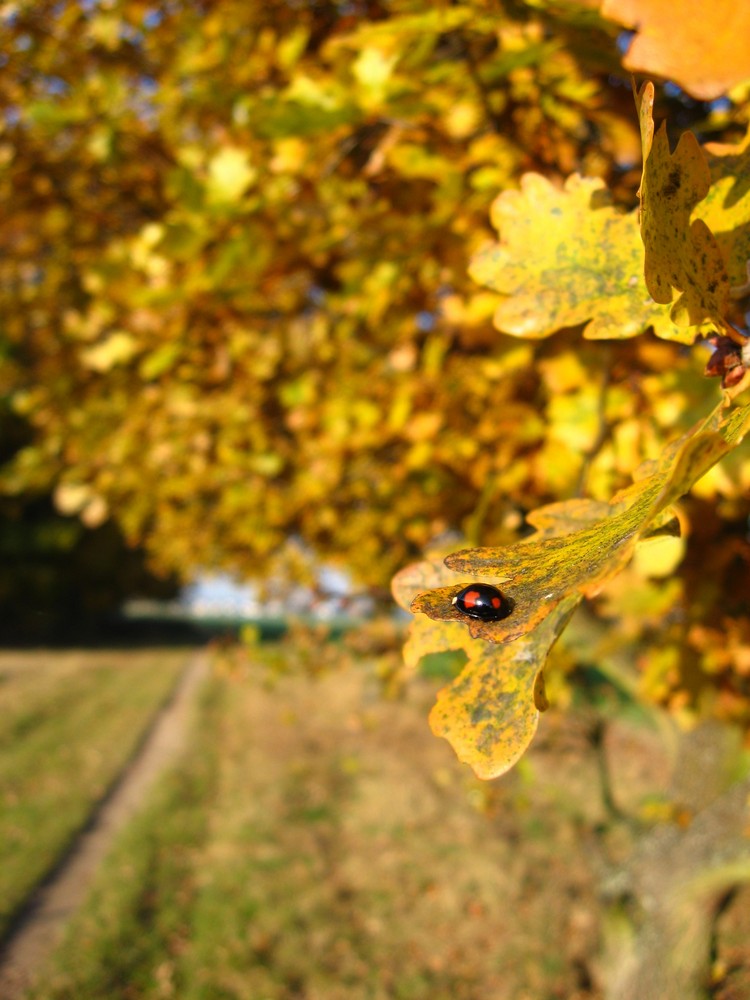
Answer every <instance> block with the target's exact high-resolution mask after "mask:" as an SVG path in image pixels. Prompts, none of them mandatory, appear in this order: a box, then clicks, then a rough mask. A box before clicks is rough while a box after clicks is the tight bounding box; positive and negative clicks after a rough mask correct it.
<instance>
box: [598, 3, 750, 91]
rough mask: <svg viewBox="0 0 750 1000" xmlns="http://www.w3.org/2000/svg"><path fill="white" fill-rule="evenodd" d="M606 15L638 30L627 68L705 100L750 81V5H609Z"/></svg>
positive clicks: (604, 10) (626, 60) (604, 7)
mask: <svg viewBox="0 0 750 1000" xmlns="http://www.w3.org/2000/svg"><path fill="white" fill-rule="evenodd" d="M601 13H602V14H603V16H604V17H606V18H609V19H610V20H613V21H617V22H619V23H620V24H624V25H626V26H627V27H628V28H634V29H636V34H635V36H634V38H633V40H632V42H631V45H630V48H629V49H628V51H627V53H626V55H625V58H624V59H623V65H624V66H625V68H626V69H629V70H631V71H632V72H644V73H658V74H659V76H661V77H663V78H665V79H667V80H673V81H674V82H675V83H677V84H679V86H680V87H682V89H683V90H686V91H687V92H688V93H689V94H692V95H693V97H698V98H700V99H701V100H704V101H710V100H713V99H714V98H716V97H720V96H721V95H722V94H725V93H726V92H727V91H728V90H729V89H730V88H732V87H734V86H736V85H737V84H740V83H744V82H745V81H747V80H750V48H749V47H748V39H749V38H750V5H748V4H746V3H741V2H740V3H738V2H737V0H714V2H713V3H711V4H705V3H701V0H682V3H680V4H679V6H675V4H674V3H673V2H672V0H603V3H602V5H601Z"/></svg>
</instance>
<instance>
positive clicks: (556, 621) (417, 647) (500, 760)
mask: <svg viewBox="0 0 750 1000" xmlns="http://www.w3.org/2000/svg"><path fill="white" fill-rule="evenodd" d="M455 578H456V574H455V573H453V572H452V571H451V570H450V569H448V568H447V567H446V566H445V565H444V564H443V563H441V562H438V561H435V560H433V561H429V560H425V561H424V562H421V563H416V564H414V565H413V566H407V567H406V569H404V570H402V571H401V572H400V573H398V574H397V575H396V577H395V578H394V580H393V593H394V596H395V597H396V599H397V600H398V602H399V603H400V604H401V606H402V607H405V608H408V607H409V605H410V603H411V601H412V599H413V598H414V596H415V595H416V594H417V592H418V591H419V590H420V589H422V588H423V587H424V586H432V587H436V586H438V585H439V584H440V583H445V582H446V581H448V580H451V579H455ZM475 579H476V578H475ZM580 600H581V598H580V595H573V596H571V597H569V598H568V599H567V600H566V601H563V602H561V603H560V605H559V606H558V607H557V608H556V609H555V611H554V613H553V614H552V615H550V616H549V618H548V619H547V621H546V622H544V624H543V625H542V626H541V628H539V629H536V630H535V631H534V632H532V633H530V634H529V635H527V636H524V637H523V638H522V639H520V640H519V641H518V642H515V643H513V644H512V645H508V646H497V645H494V644H491V643H487V642H483V641H482V640H481V639H473V638H472V637H471V636H470V635H469V633H468V632H467V631H466V629H465V628H464V627H463V626H462V625H459V624H458V623H450V622H436V621H431V620H430V619H429V618H425V617H423V616H419V617H417V618H415V620H414V621H413V622H412V626H411V631H410V635H409V638H408V640H407V642H406V645H405V647H404V658H405V660H406V662H407V664H408V665H410V666H415V665H416V663H417V662H418V661H419V660H420V659H421V658H422V657H423V656H426V655H427V654H429V653H441V652H446V651H448V650H463V651H464V653H465V654H466V657H467V662H466V664H465V665H464V667H463V669H462V671H461V673H460V674H459V676H458V677H457V678H456V679H455V680H454V681H453V682H452V683H451V684H449V685H447V687H445V688H443V689H442V690H441V691H440V692H438V696H437V701H436V703H435V705H434V707H433V709H432V711H431V712H430V719H429V721H430V728H431V729H432V731H433V733H434V734H435V735H436V736H441V737H443V738H445V739H446V740H448V742H449V743H450V744H451V746H452V747H453V750H454V751H455V753H456V756H457V757H458V759H459V760H460V761H462V762H463V763H465V764H469V766H470V767H471V768H472V769H473V771H474V773H475V774H476V775H477V777H479V778H483V779H489V778H497V777H499V776H500V775H501V774H504V773H505V772H506V771H508V770H509V769H510V768H511V767H512V766H513V765H514V764H515V763H516V762H517V761H518V760H519V758H520V757H521V756H522V755H523V754H524V752H525V751H526V749H527V747H528V746H529V744H530V743H531V741H532V739H533V738H534V735H535V733H536V730H537V725H538V722H539V713H540V711H544V710H545V709H546V708H547V701H546V697H545V694H544V680H543V674H542V669H543V666H544V663H545V661H546V659H547V656H548V654H549V651H550V649H551V647H552V645H553V644H554V642H555V640H556V639H557V637H558V636H559V634H560V633H561V632H562V630H563V629H564V627H565V625H566V624H567V621H568V619H569V618H570V616H571V614H572V613H573V611H574V610H575V607H576V606H577V604H578V603H579V601H580Z"/></svg>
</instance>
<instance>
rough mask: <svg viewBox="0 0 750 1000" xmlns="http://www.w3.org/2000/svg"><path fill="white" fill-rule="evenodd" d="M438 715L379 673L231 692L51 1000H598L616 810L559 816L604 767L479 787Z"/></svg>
mask: <svg viewBox="0 0 750 1000" xmlns="http://www.w3.org/2000/svg"><path fill="white" fill-rule="evenodd" d="M274 655H275V654H274ZM430 697H431V694H430V691H429V690H428V689H427V688H426V687H419V686H418V687H417V688H415V689H414V690H413V691H412V693H411V695H410V697H409V699H407V700H405V701H400V702H388V701H385V700H383V698H382V696H381V692H380V690H379V688H378V686H377V683H376V679H375V676H374V668H373V667H372V665H371V664H370V665H366V664H365V665H362V666H360V667H357V668H354V667H350V668H349V669H348V670H344V671H337V672H334V673H332V674H330V675H328V676H324V677H322V678H317V679H310V678H307V677H299V676H294V675H287V676H283V677H275V678H274V677H273V676H272V675H270V674H269V673H268V671H267V670H266V669H265V668H263V667H247V668H244V669H242V670H240V671H238V672H234V673H229V674H226V673H225V674H222V675H220V676H214V677H213V678H212V679H211V681H210V682H209V684H208V686H207V687H206V689H205V691H204V692H203V697H202V700H201V704H200V707H199V714H198V717H197V719H196V724H195V733H194V738H193V739H192V740H191V742H190V749H189V752H188V753H187V755H186V756H185V757H184V759H183V760H182V761H181V762H180V765H179V767H177V768H176V769H175V770H174V771H173V772H172V773H171V774H170V775H169V776H168V777H167V778H166V779H165V780H164V781H163V782H162V783H161V785H160V787H159V788H158V791H157V792H156V794H155V795H154V796H153V798H152V799H151V801H150V803H149V805H148V807H147V808H146V810H145V811H144V812H143V813H142V814H141V815H140V816H139V817H138V818H137V820H136V821H135V822H134V823H132V824H131V826H130V828H129V829H128V831H127V833H126V834H125V836H124V837H123V838H122V839H121V840H120V842H119V844H118V846H117V848H116V850H115V852H114V853H113V855H112V856H111V858H110V859H109V861H108V862H107V864H106V866H105V869H104V870H103V871H102V872H101V875H100V878H99V880H98V884H97V886H96V889H95V891H94V893H93V895H92V897H91V899H90V901H89V903H88V905H87V906H86V907H85V910H84V912H82V913H81V914H80V916H79V918H78V919H76V920H75V921H74V923H73V925H72V926H71V928H70V931H69V934H68V936H67V939H66V942H65V944H64V945H63V947H62V948H61V949H60V950H59V952H58V954H57V956H56V959H55V963H54V967H53V969H52V970H51V971H50V972H49V974H48V976H47V977H46V978H45V980H44V981H43V982H41V983H40V984H39V986H38V988H37V990H36V992H35V993H34V994H33V996H34V998H35V1000H63V998H69V1000H74V998H75V1000H94V998H97V1000H102V998H105V997H106V998H107V1000H134V998H138V1000H141V998H142V1000H156V998H164V997H175V998H180V1000H229V998H234V1000H293V998H294V1000H298V998H305V1000H360V998H361V1000H365V998H372V1000H386V998H388V1000H392V998H395V1000H422V998H424V1000H428V998H429V1000H477V998H489V1000H492V998H502V1000H504V998H506V997H508V998H511V997H513V998H518V1000H521V998H522V997H527V998H533V1000H536V998H540V997H546V996H550V997H556V996H557V997H565V998H566V1000H576V998H578V1000H583V998H595V997H598V996H599V993H598V991H597V989H596V988H595V987H594V986H592V984H591V983H590V977H589V973H588V972H587V971H586V970H585V968H584V956H588V955H591V954H593V953H594V952H595V951H596V946H597V940H598V933H599V920H598V917H597V908H598V904H597V903H596V900H595V895H594V892H593V888H592V883H593V875H592V871H591V868H590V865H589V863H588V860H587V859H586V856H585V851H584V850H583V849H582V846H583V845H582V844H581V843H580V829H581V824H586V823H588V822H589V820H591V819H593V818H595V817H593V816H587V810H590V809H591V808H593V809H594V810H596V809H597V808H598V807H597V806H596V803H595V802H594V804H593V806H592V804H591V803H589V804H588V805H586V806H585V807H584V808H583V811H581V809H580V808H579V807H577V806H576V805H575V804H571V802H570V801H568V803H567V805H566V807H565V809H564V810H563V812H562V814H561V812H560V809H559V808H557V806H556V802H557V800H562V799H563V798H566V797H567V798H569V793H570V791H571V789H573V788H574V789H576V790H577V791H578V792H580V791H581V789H583V788H584V787H585V786H586V783H587V782H588V783H589V786H590V785H591V782H592V781H594V782H595V775H594V772H593V770H592V767H593V765H592V764H590V765H587V766H586V767H584V769H583V770H581V769H580V768H578V769H576V768H572V767H570V766H566V764H565V762H564V760H560V761H558V772H559V777H560V778H564V779H565V780H564V781H563V787H564V789H565V791H564V792H561V789H560V787H558V789H557V790H556V791H555V790H553V789H551V788H549V787H548V788H547V789H546V791H545V790H544V788H543V784H537V783H536V782H534V781H532V780H531V772H530V770H529V769H528V768H521V769H520V770H519V771H518V772H517V774H516V775H515V776H514V777H513V778H511V779H510V781H509V782H507V783H506V784H505V785H502V786H500V785H481V784H479V783H478V782H476V781H475V780H474V779H473V778H471V777H470V776H469V775H468V772H467V771H466V769H465V768H463V767H462V766H461V765H459V764H458V763H457V762H456V761H455V759H454V758H453V756H452V754H451V752H450V750H449V748H448V747H447V745H446V744H444V743H443V742H442V741H437V740H435V739H434V738H433V737H432V736H431V735H430V733H429V730H428V728H427V726H426V723H425V715H426V710H427V706H428V704H429V700H430ZM558 756H559V754H558ZM570 763H572V761H571V762H570ZM578 763H579V764H580V760H579V761H578ZM566 782H567V785H566ZM587 794H588V793H587ZM550 796H552V798H550ZM588 798H591V796H590V795H588ZM544 805H546V806H547V807H548V809H547V811H546V814H545V810H544V809H543V808H541V807H542V806H544ZM550 841H552V842H553V843H555V844H556V845H558V847H559V853H558V854H557V855H555V854H554V853H553V854H552V855H550ZM561 899H564V900H565V903H566V905H565V906H564V907H562V908H561V907H560V906H559V903H560V900H561ZM542 929H543V933H540V931H542Z"/></svg>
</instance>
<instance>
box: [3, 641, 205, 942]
mask: <svg viewBox="0 0 750 1000" xmlns="http://www.w3.org/2000/svg"><path fill="white" fill-rule="evenodd" d="M184 663H185V653H184V652H177V651H166V652H164V651H158V652H157V651H144V652H137V653H128V654H123V653H119V652H113V653H106V652H105V653H102V652H75V653H67V654H56V653H48V654H46V655H45V654H39V653H35V654H7V653H6V654H2V655H0V805H1V808H0V843H2V844H3V864H2V866H0V934H2V932H3V931H4V930H5V928H6V927H7V925H8V922H9V920H10V919H11V917H12V914H13V912H14V911H15V910H16V909H17V908H18V906H19V905H20V904H21V903H22V902H23V900H24V899H25V898H26V896H27V895H28V893H29V891H30V890H31V889H32V888H33V886H34V885H35V884H36V883H37V882H38V881H39V879H41V878H42V877H43V876H44V875H45V874H46V873H47V872H48V871H49V870H50V869H51V868H52V867H53V866H54V864H55V863H56V861H57V860H58V858H59V857H60V856H61V854H62V853H63V852H64V850H65V849H66V847H67V846H68V844H69V843H70V841H71V839H72V837H73V836H74V835H75V833H76V832H77V831H78V830H79V829H80V828H81V827H82V826H83V825H84V823H85V822H86V819H87V817H88V816H89V814H90V812H91V809H92V807H93V806H94V804H95V803H96V802H97V801H98V800H99V799H100V798H101V796H102V795H103V794H104V793H105V791H106V790H107V788H108V786H109V785H110V784H111V782H112V781H113V779H114V778H115V776H116V775H117V774H118V772H119V771H120V770H121V768H122V767H123V765H124V764H125V762H126V761H127V760H128V758H129V757H130V756H131V754H132V753H133V752H134V750H135V747H136V746H137V744H138V742H139V740H140V739H141V738H142V736H143V733H144V731H145V728H146V726H147V725H148V723H149V721H150V720H151V719H152V718H153V714H154V711H155V710H156V708H157V707H158V706H159V705H160V704H161V703H162V702H163V701H164V699H165V698H166V696H167V695H168V693H169V691H170V690H171V688H172V687H173V685H174V683H175V680H176V678H177V675H178V673H179V672H180V670H181V669H182V667H183V666H184Z"/></svg>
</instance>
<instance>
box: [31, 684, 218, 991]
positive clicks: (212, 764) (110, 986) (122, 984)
mask: <svg viewBox="0 0 750 1000" xmlns="http://www.w3.org/2000/svg"><path fill="white" fill-rule="evenodd" d="M222 701H223V699H222V690H221V686H220V685H218V684H217V683H216V682H209V684H208V685H207V686H206V688H205V690H204V692H203V695H202V698H201V702H200V706H199V713H200V720H199V724H198V725H196V727H195V734H194V738H193V739H192V740H191V746H190V751H189V756H188V757H187V759H185V760H183V761H181V762H180V763H178V765H176V767H175V768H174V769H173V770H172V771H171V772H170V773H169V774H168V775H167V776H165V778H163V779H162V780H161V781H160V782H159V784H158V785H157V787H156V789H155V790H154V793H153V795H152V796H151V798H150V801H149V802H148V803H147V804H146V806H145V807H144V809H143V811H142V812H141V813H139V814H138V816H136V818H135V819H134V820H133V822H132V823H131V824H130V825H129V826H128V828H127V830H126V831H125V832H124V833H123V834H122V836H121V837H120V839H119V841H118V843H117V845H116V847H115V849H114V850H113V852H112V854H111V855H110V857H109V858H108V859H107V861H106V862H105V864H104V866H103V869H102V871H101V872H100V874H99V876H98V878H97V882H96V886H95V888H94V891H93V892H92V895H91V897H90V899H89V901H88V903H87V904H86V906H85V907H84V909H83V911H82V912H81V913H80V914H79V915H78V917H77V918H76V919H75V920H74V921H73V923H72V925H71V926H70V928H69V929H68V932H67V935H66V938H65V940H64V942H63V944H62V946H61V947H60V948H59V949H58V951H57V954H56V956H55V960H54V962H53V966H52V969H51V971H50V973H49V975H48V977H47V978H46V979H45V980H44V981H43V982H41V983H40V984H38V986H37V987H36V988H35V989H34V991H32V993H31V995H30V1000H32V998H36V1000H86V998H89V1000H93V998H104V997H106V998H107V1000H134V998H135V997H164V996H180V997H182V996H183V995H184V992H183V983H182V977H181V973H180V969H179V966H180V956H181V954H182V953H183V952H184V951H185V949H186V948H187V947H188V945H189V941H190V938H191V934H192V931H191V916H192V910H193V905H194V897H195V894H196V891H197V882H196V878H197V876H196V872H197V871H198V870H199V865H198V864H197V862H196V853H197V852H199V851H200V849H201V847H202V845H203V843H204V841H205V839H206V836H207V831H208V822H209V816H210V813H211V802H212V799H213V795H214V792H213V788H214V785H215V777H216V769H217V756H218V750H217V741H216V735H217V733H218V732H219V731H220V728H221V725H220V723H221V715H222Z"/></svg>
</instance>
